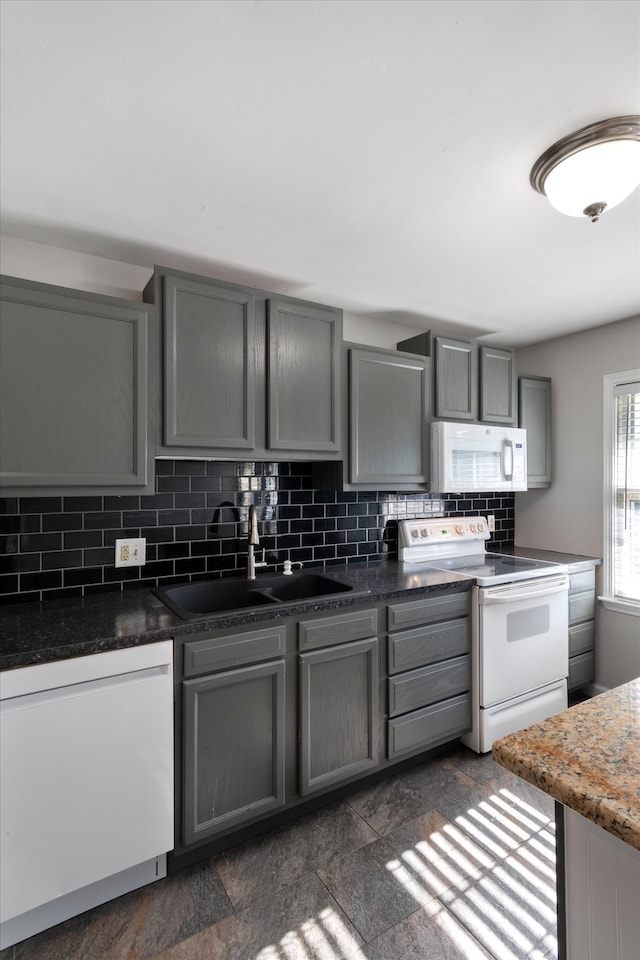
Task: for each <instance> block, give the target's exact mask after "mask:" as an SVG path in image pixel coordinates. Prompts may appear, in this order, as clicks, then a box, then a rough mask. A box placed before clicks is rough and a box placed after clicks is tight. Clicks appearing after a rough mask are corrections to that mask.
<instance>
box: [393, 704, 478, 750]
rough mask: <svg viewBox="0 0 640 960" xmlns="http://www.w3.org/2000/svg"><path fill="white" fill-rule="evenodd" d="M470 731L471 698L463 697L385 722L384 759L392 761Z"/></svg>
mask: <svg viewBox="0 0 640 960" xmlns="http://www.w3.org/2000/svg"><path fill="white" fill-rule="evenodd" d="M470 728H471V697H470V695H469V694H468V693H465V694H463V695H462V696H460V697H452V699H451V700H444V701H443V702H442V703H436V704H434V705H433V706H431V707H424V709H422V710H416V711H414V712H413V713H409V714H406V716H404V717H398V718H397V719H395V720H389V721H388V723H387V732H388V743H387V756H388V758H389V760H393V759H394V757H399V756H402V754H404V753H410V752H411V751H412V750H417V749H418V748H420V747H435V746H437V745H438V744H439V743H446V741H447V740H454V739H455V738H456V737H458V736H460V735H461V734H463V733H465V732H466V731H467V730H469V729H470Z"/></svg>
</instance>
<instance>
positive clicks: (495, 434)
mask: <svg viewBox="0 0 640 960" xmlns="http://www.w3.org/2000/svg"><path fill="white" fill-rule="evenodd" d="M526 489H527V431H526V430H521V429H520V428H518V427H497V426H491V425H490V424H486V423H453V422H449V421H445V420H434V421H433V423H432V424H431V490H432V491H433V492H437V493H470V492H473V491H475V490H478V491H479V490H482V491H485V492H493V491H500V490H506V491H511V490H526Z"/></svg>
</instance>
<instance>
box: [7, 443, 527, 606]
mask: <svg viewBox="0 0 640 960" xmlns="http://www.w3.org/2000/svg"><path fill="white" fill-rule="evenodd" d="M156 478H157V479H156V493H155V495H153V496H123V497H115V496H111V495H109V496H104V497H101V496H88V497H87V496H82V497H21V498H17V497H7V498H5V499H2V498H0V574H1V575H0V604H8V603H17V602H33V601H38V600H47V599H60V598H63V597H77V596H92V595H95V594H98V593H102V592H105V591H108V590H128V589H132V588H136V587H143V586H144V587H150V586H156V585H158V584H162V583H167V582H170V581H172V580H182V581H184V580H196V579H210V578H212V577H221V576H231V575H234V574H238V575H242V574H243V573H244V568H245V560H246V542H245V538H246V532H247V526H246V522H247V514H248V509H249V507H250V506H251V505H252V504H255V506H256V507H257V508H258V521H259V533H260V547H259V548H258V549H259V551H261V550H262V548H264V549H265V552H266V560H267V562H268V563H269V567H270V569H271V570H275V569H281V567H282V563H283V561H284V560H287V559H288V560H293V561H296V560H300V561H302V562H303V563H304V564H305V565H310V566H311V565H321V564H325V563H326V564H344V563H355V562H372V561H376V560H382V559H387V558H395V557H397V551H398V520H400V519H403V518H406V517H423V516H429V517H437V516H464V515H471V514H483V515H486V514H487V513H492V514H494V515H495V517H496V532H495V534H493V536H492V543H493V544H503V545H505V546H507V545H512V544H513V537H514V496H513V494H504V495H501V494H495V493H487V494H484V495H482V496H471V495H469V494H459V495H455V494H438V493H433V494H419V493H413V494H397V493H376V492H370V491H367V492H362V493H354V492H353V491H350V492H348V493H339V492H334V491H326V490H314V489H313V486H312V481H311V468H310V466H309V465H307V464H302V463H271V462H266V463H253V462H251V461H241V462H237V463H231V462H228V461H224V462H218V461H210V462H204V461H192V460H175V461H174V460H158V461H156ZM122 537H144V538H145V539H146V541H147V562H146V563H145V565H144V567H124V568H117V569H116V567H115V564H114V555H115V546H114V545H115V541H116V539H120V538H122ZM268 569H269V568H268Z"/></svg>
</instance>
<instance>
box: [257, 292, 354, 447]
mask: <svg viewBox="0 0 640 960" xmlns="http://www.w3.org/2000/svg"><path fill="white" fill-rule="evenodd" d="M267 320H268V342H269V346H268V365H269V369H268V378H267V382H268V387H267V390H268V397H267V403H268V439H267V447H268V448H269V449H270V450H297V451H309V452H315V453H338V452H339V450H340V418H339V380H340V345H341V341H342V314H341V311H340V310H336V309H332V308H331V307H320V306H315V305H311V304H304V303H296V302H295V301H286V300H272V299H270V300H268V304H267Z"/></svg>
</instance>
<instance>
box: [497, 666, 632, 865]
mask: <svg viewBox="0 0 640 960" xmlns="http://www.w3.org/2000/svg"><path fill="white" fill-rule="evenodd" d="M493 757H494V760H495V761H496V762H497V763H499V764H500V765H501V766H503V767H506V769H507V770H511V771H512V772H513V773H515V774H517V775H518V776H519V777H521V778H522V779H523V780H527V781H528V782H529V783H533V784H534V785H535V786H536V787H539V788H540V789H541V790H543V791H544V792H545V793H548V794H549V795H550V796H551V797H553V798H554V799H555V800H558V801H559V802H560V803H562V804H564V805H565V806H566V807H569V809H571V810H574V811H576V813H579V814H581V815H582V816H583V817H585V818H586V819H588V820H591V821H592V822H593V823H595V824H596V825H597V826H599V827H602V828H603V829H604V830H607V831H608V832H609V833H611V834H613V835H614V836H615V837H618V838H619V839H620V840H623V841H624V842H625V843H628V844H630V845H631V846H632V847H635V848H636V849H637V850H640V678H639V679H637V680H633V681H631V682H630V683H625V684H622V686H620V687H616V688H614V689H613V690H608V691H607V692H606V693H602V694H600V695H599V696H597V697H595V698H594V699H593V700H587V701H585V702H584V703H580V704H578V705H577V706H575V707H572V708H571V709H569V710H565V711H563V712H562V713H558V714H556V715H555V716H553V717H550V718H549V719H548V720H544V721H542V722H541V723H536V724H534V725H533V726H531V727H528V728H527V729H526V730H522V731H520V732H519V733H514V734H510V735H509V736H508V737H503V738H502V739H501V740H498V741H496V742H495V743H494V745H493Z"/></svg>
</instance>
